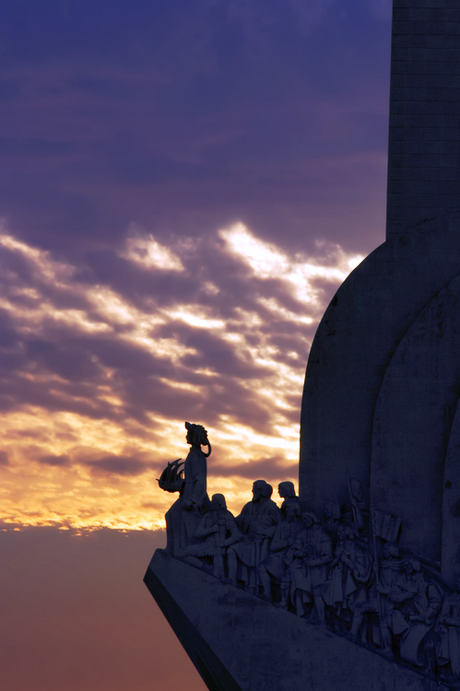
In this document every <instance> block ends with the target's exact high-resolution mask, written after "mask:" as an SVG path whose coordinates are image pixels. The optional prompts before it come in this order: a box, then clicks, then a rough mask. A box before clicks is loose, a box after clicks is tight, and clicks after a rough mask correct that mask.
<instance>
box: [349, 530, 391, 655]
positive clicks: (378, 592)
mask: <svg viewBox="0 0 460 691" xmlns="http://www.w3.org/2000/svg"><path fill="white" fill-rule="evenodd" d="M374 571H375V582H374V583H373V584H372V586H371V588H370V589H369V593H368V597H367V599H366V600H364V601H360V602H357V603H356V605H355V607H354V612H353V620H352V625H351V631H350V635H351V638H352V639H357V638H358V634H359V631H360V628H361V625H362V623H363V621H364V615H365V614H366V613H372V614H373V615H375V616H377V617H378V625H379V628H378V629H377V636H376V640H374V639H373V638H372V639H371V640H369V639H367V641H368V643H375V644H376V645H378V646H379V647H384V648H385V650H386V651H389V650H390V649H391V639H389V638H388V636H386V637H383V636H382V633H381V631H380V627H381V626H382V625H383V622H384V621H385V618H386V617H387V616H388V612H389V610H390V609H391V608H392V605H391V603H390V601H389V595H390V593H391V592H392V590H393V587H394V584H395V581H396V579H397V578H398V576H399V574H400V571H401V559H400V557H399V548H398V546H397V545H396V544H395V543H393V542H385V543H384V545H383V555H382V559H381V560H380V563H379V564H377V566H376V568H375V570H374Z"/></svg>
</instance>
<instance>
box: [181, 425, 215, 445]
mask: <svg viewBox="0 0 460 691" xmlns="http://www.w3.org/2000/svg"><path fill="white" fill-rule="evenodd" d="M185 428H186V430H187V435H186V437H185V439H186V441H187V444H191V445H192V446H209V439H208V433H207V431H206V430H205V428H204V427H203V425H195V424H193V423H191V422H186V423H185Z"/></svg>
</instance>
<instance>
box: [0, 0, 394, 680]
mask: <svg viewBox="0 0 460 691" xmlns="http://www.w3.org/2000/svg"><path fill="white" fill-rule="evenodd" d="M390 20H391V2H390V0H283V2H280V1H279V0H263V1H262V0H195V1H194V2H193V3H191V2H190V1H189V0H188V1H186V0H168V2H165V1H164V0H161V1H160V0H149V1H147V0H132V1H131V2H130V3H129V5H128V3H126V2H120V1H119V0H110V2H109V1H108V0H92V1H91V2H89V1H88V0H79V1H78V2H76V1H75V0H46V2H42V3H37V2H33V1H31V0H3V2H2V5H1V8H0V56H1V62H0V64H1V69H0V101H1V113H2V117H1V119H0V159H1V165H0V353H1V355H0V376H1V384H2V385H1V388H0V415H1V438H2V444H1V447H0V496H1V502H0V558H1V559H2V563H3V568H2V571H1V573H0V583H1V588H0V592H1V593H2V597H1V598H0V600H1V601H2V602H1V605H0V606H1V608H2V617H1V624H0V636H1V639H2V645H1V646H0V667H1V668H2V676H3V677H4V680H6V686H4V687H3V688H5V690H6V691H26V689H27V691H28V690H29V689H30V688H33V689H34V691H45V690H46V691H58V690H59V691H62V689H65V691H149V690H152V691H176V690H177V689H180V688H186V689H187V691H204V689H205V686H204V684H203V682H202V681H201V679H200V678H199V676H198V674H197V673H196V672H195V670H194V668H193V667H192V665H191V663H190V662H189V661H188V658H187V657H186V655H185V653H184V652H183V651H182V649H181V647H180V645H179V644H178V643H177V642H176V640H175V638H174V635H173V633H172V632H171V630H170V629H169V627H168V625H167V624H166V622H165V620H164V619H163V617H162V615H161V613H160V611H159V609H158V607H157V606H156V604H155V602H154V601H153V600H152V598H151V597H150V595H149V593H148V591H147V590H146V588H145V586H144V585H143V584H142V577H143V573H144V572H145V569H146V567H147V565H148V562H149V560H150V558H151V556H152V554H153V551H154V549H155V548H156V547H159V546H164V544H165V535H164V519H163V515H164V513H165V511H166V510H167V509H168V507H169V505H170V504H171V503H172V501H173V500H174V497H173V496H172V495H170V494H167V493H165V492H162V491H161V490H160V489H159V488H158V485H157V482H156V478H158V477H159V475H160V473H161V470H162V469H163V467H164V466H165V465H166V463H167V462H168V461H170V460H174V459H176V458H180V457H181V458H185V456H186V454H187V451H188V447H187V445H186V443H185V428H184V422H185V420H188V421H190V422H195V423H200V424H203V425H204V426H205V427H206V428H207V430H208V433H209V438H210V440H211V443H212V447H213V452H212V455H211V457H210V458H209V461H208V491H209V494H212V493H213V492H223V493H224V494H225V496H226V498H227V503H228V506H229V508H230V509H231V511H233V513H235V514H238V513H239V512H240V511H241V508H242V506H243V505H244V503H245V502H247V501H249V500H250V498H251V486H252V482H253V480H255V479H258V478H263V479H265V480H267V481H268V482H270V483H271V484H273V486H274V487H276V485H277V483H279V482H280V481H283V480H292V481H293V482H294V483H295V484H296V485H297V472H298V471H297V466H298V453H299V448H298V447H299V441H298V439H299V417H300V401H301V395H302V386H303V379H304V374H305V366H306V362H307V358H308V352H309V348H310V344H311V341H312V338H313V336H314V333H315V330H316V327H317V325H318V322H319V320H320V319H321V315H322V313H323V311H324V309H325V307H326V306H327V304H328V302H329V300H330V299H331V297H332V296H333V294H334V292H335V290H336V289H337V288H338V286H339V285H340V283H341V282H342V281H343V280H344V278H345V277H346V276H347V275H348V273H349V272H350V271H351V270H352V269H353V268H354V267H355V266H357V264H358V263H359V262H360V261H361V260H362V259H363V258H364V257H365V256H366V255H367V254H368V253H369V252H370V251H372V250H373V249H374V248H375V247H377V246H378V245H379V244H381V243H382V242H383V241H384V230H385V193H386V162H387V130H388V92H389V72H390V64H389V61H390V33H391V21H390ZM274 498H276V499H278V497H277V494H276V490H275V494H274ZM168 659H174V660H175V664H174V665H170V664H165V660H168ZM184 680H185V681H184Z"/></svg>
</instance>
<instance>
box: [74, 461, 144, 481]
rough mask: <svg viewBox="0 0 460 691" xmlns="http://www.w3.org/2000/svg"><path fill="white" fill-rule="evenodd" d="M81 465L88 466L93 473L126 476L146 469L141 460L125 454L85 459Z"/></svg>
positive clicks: (137, 473)
mask: <svg viewBox="0 0 460 691" xmlns="http://www.w3.org/2000/svg"><path fill="white" fill-rule="evenodd" d="M83 465H85V466H88V467H89V468H91V470H92V471H93V472H95V473H99V474H104V475H112V474H114V475H122V476H128V477H129V476H135V475H140V474H141V473H144V472H145V471H146V470H147V468H146V466H145V464H144V463H142V461H139V460H138V459H136V458H128V457H126V456H105V457H104V458H98V459H97V460H85V461H83Z"/></svg>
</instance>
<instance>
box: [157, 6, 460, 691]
mask: <svg viewBox="0 0 460 691" xmlns="http://www.w3.org/2000/svg"><path fill="white" fill-rule="evenodd" d="M459 398H460V6H458V4H457V3H455V2H454V0H394V3H393V21H392V53H391V85H390V129H389V150H388V197H387V235H386V242H385V243H384V244H383V245H381V246H380V247H379V248H377V249H376V250H375V251H374V252H373V253H372V254H370V255H369V256H368V257H367V258H366V259H365V260H364V261H363V262H362V263H361V264H360V265H359V266H358V267H357V268H356V269H355V270H354V271H353V272H352V274H350V276H349V277H348V278H347V280H346V281H345V282H344V283H343V285H342V286H341V287H340V288H339V290H338V291H337V293H336V295H335V296H334V298H333V299H332V301H331V303H330V305H329V307H328V308H327V310H326V312H325V314H324V317H323V319H322V321H321V323H320V325H319V327H318V330H317V333H316V336H315V339H314V342H313V345H312V348H311V353H310V356H309V360H308V365H307V372H306V378H305V387H304V393H303V399H302V412H301V443H300V468H299V497H295V496H294V495H293V492H289V491H287V492H286V493H285V494H284V496H285V499H284V503H283V507H282V511H279V510H278V511H279V513H276V511H275V509H273V507H271V504H269V503H268V502H271V499H270V495H271V488H270V486H269V485H267V483H265V485H267V487H265V486H263V485H261V484H259V485H258V484H257V483H258V482H259V483H261V482H262V481H258V480H256V478H254V479H255V480H256V482H255V483H254V490H253V491H254V496H253V500H252V502H249V503H248V505H246V507H244V509H243V511H242V513H241V515H240V516H238V517H236V519H234V518H233V517H232V516H231V514H230V512H228V511H227V509H226V506H225V499H224V498H223V497H222V495H215V497H214V498H213V499H212V501H209V499H208V498H207V495H206V496H205V497H203V493H202V494H201V498H200V500H199V501H197V502H195V504H194V505H191V504H190V502H189V501H187V505H186V506H185V507H184V501H183V499H182V497H183V491H184V490H183V487H184V486H185V482H187V483H189V484H190V482H191V481H192V478H191V476H190V477H188V478H187V472H186V471H185V481H184V484H183V485H181V480H184V478H182V476H181V475H180V473H179V475H176V474H175V485H174V487H175V489H176V490H177V489H178V488H180V492H181V493H180V496H179V499H178V500H177V502H176V503H175V504H174V505H173V507H172V508H171V510H170V512H168V514H169V519H168V547H167V549H166V550H163V551H161V550H157V552H156V553H155V555H154V557H153V559H152V561H151V563H150V565H149V567H148V569H147V573H146V576H145V582H146V584H147V586H148V588H149V590H150V592H151V593H152V595H153V597H154V598H155V599H156V601H157V603H158V605H159V606H160V608H161V609H162V611H163V613H164V614H165V616H166V618H167V619H168V621H169V623H170V624H171V626H172V628H173V629H174V631H175V632H176V634H177V636H178V638H179V640H180V641H181V643H182V644H183V646H184V648H185V649H186V651H187V653H188V654H189V656H190V657H191V659H192V661H193V662H194V664H195V666H196V668H197V669H198V671H199V673H200V674H201V676H202V678H203V679H204V681H205V683H206V684H207V686H208V688H209V689H210V690H211V691H262V690H263V691H305V690H306V689H314V690H315V691H330V690H331V689H338V690H342V689H343V690H344V691H351V689H353V691H373V690H375V691H377V689H378V690H379V691H380V690H382V691H387V690H389V689H392V690H394V691H399V689H411V690H413V691H422V689H423V690H424V691H426V690H427V689H431V688H433V689H434V688H441V689H450V688H453V689H456V688H460V406H459ZM189 443H191V442H189ZM198 451H199V445H198ZM198 451H196V449H195V452H194V453H195V454H197V453H198ZM186 463H187V462H186ZM189 465H190V464H189ZM176 470H177V468H176V469H175V471H176ZM203 472H205V471H202V474H203ZM189 475H190V473H189ZM177 478H179V480H178V479H177ZM201 479H202V478H201ZM282 484H287V483H282ZM284 489H286V488H284ZM187 491H188V490H187ZM280 495H281V489H280ZM217 497H221V498H220V499H219V498H217ZM272 503H273V502H272ZM275 508H276V507H275ZM219 530H220V533H219Z"/></svg>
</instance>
